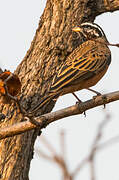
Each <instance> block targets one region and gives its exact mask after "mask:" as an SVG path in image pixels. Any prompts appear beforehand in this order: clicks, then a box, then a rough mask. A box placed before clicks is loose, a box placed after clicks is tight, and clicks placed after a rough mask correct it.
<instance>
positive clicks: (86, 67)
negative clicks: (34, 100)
mask: <svg viewBox="0 0 119 180" xmlns="http://www.w3.org/2000/svg"><path fill="white" fill-rule="evenodd" d="M85 48H86V47H85ZM87 49H88V50H87V51H86V50H85V49H84V48H83V50H82V49H79V52H80V54H79V52H78V51H77V49H76V51H74V52H73V54H71V55H70V56H69V57H68V59H67V60H66V63H65V64H63V65H62V66H61V68H60V70H59V72H58V74H57V75H56V77H55V78H54V82H53V84H52V86H51V91H58V90H60V89H61V88H62V87H64V86H67V85H70V84H72V82H73V81H74V80H76V79H78V83H80V82H81V81H82V80H84V79H88V78H90V77H91V76H92V75H95V74H96V73H97V72H99V71H101V70H102V69H104V68H105V66H106V64H107V60H108V58H107V57H105V56H104V54H103V53H100V54H98V56H97V57H93V56H92V54H93V53H92V52H93V51H97V49H98V46H94V44H93V46H92V47H90V49H89V47H88V48H87ZM75 53H77V54H75ZM72 57H73V58H74V59H71V58H72Z"/></svg>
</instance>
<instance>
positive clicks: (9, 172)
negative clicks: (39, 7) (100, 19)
mask: <svg viewBox="0 0 119 180" xmlns="http://www.w3.org/2000/svg"><path fill="white" fill-rule="evenodd" d="M118 9H119V1H118V0H108V1H107V0H47V4H46V8H45V10H44V13H43V15H42V17H41V19H40V22H39V26H38V29H37V31H36V34H35V37H34V39H33V41H32V43H31V47H30V49H29V50H28V52H27V54H26V56H25V58H24V59H23V60H22V62H21V63H20V65H19V66H18V67H17V69H16V71H15V73H16V74H17V75H18V76H19V78H20V80H21V83H22V93H21V95H20V102H21V104H22V106H23V107H24V108H25V109H26V110H27V111H30V109H32V108H33V107H34V106H35V105H36V104H37V103H38V102H39V101H40V98H42V97H43V96H44V95H46V94H47V92H48V89H49V87H50V85H51V82H52V79H53V76H54V75H55V72H56V68H57V67H58V66H59V65H60V63H61V62H62V61H65V60H66V58H67V56H68V55H69V54H70V53H71V52H72V51H73V49H75V48H76V47H77V46H78V45H79V43H80V42H81V41H80V42H79V39H78V38H77V35H76V34H75V33H72V27H74V26H77V25H79V24H80V23H82V22H85V21H94V19H95V17H96V16H97V15H99V14H101V13H104V12H108V11H110V12H112V11H115V10H118ZM53 106H54V102H51V103H50V104H49V105H48V107H47V108H45V109H42V110H41V112H37V114H36V115H40V114H43V113H46V112H50V111H51V110H52V108H53ZM0 112H2V113H4V114H5V115H7V118H6V119H5V121H4V122H2V123H1V125H0V126H1V127H5V126H8V125H11V124H14V123H16V122H20V121H23V118H22V115H21V114H20V113H19V110H18V108H17V107H16V105H15V103H14V102H12V103H10V104H9V103H8V104H4V103H3V101H2V100H1V106H0ZM37 135H38V129H35V130H32V131H29V132H26V133H24V134H23V135H17V136H15V137H11V138H7V139H4V140H1V141H0V178H1V179H2V180H8V179H9V180H28V179H29V178H28V172H29V167H30V161H31V159H32V157H33V146H34V142H35V139H36V137H37ZM39 169H40V167H39ZM39 176H40V173H39Z"/></svg>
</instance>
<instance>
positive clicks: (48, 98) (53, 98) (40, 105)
mask: <svg viewBox="0 0 119 180" xmlns="http://www.w3.org/2000/svg"><path fill="white" fill-rule="evenodd" d="M58 97H59V94H48V95H47V96H45V97H44V98H43V99H42V100H41V101H40V102H39V103H38V104H37V105H36V106H35V107H33V108H32V109H31V111H30V113H32V114H34V113H35V112H37V111H38V110H40V109H41V108H43V107H44V106H45V107H46V106H47V105H48V104H49V103H50V102H51V101H54V102H55V101H56V100H57V98H58Z"/></svg>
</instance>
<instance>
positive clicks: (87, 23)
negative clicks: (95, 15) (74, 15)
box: [81, 22, 105, 37]
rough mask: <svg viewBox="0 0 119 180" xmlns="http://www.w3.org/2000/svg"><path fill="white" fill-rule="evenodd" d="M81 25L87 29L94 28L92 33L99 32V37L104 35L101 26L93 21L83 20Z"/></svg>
mask: <svg viewBox="0 0 119 180" xmlns="http://www.w3.org/2000/svg"><path fill="white" fill-rule="evenodd" d="M81 27H83V28H86V29H87V31H90V29H92V30H94V33H95V34H99V36H100V37H101V36H105V33H104V31H103V30H102V28H101V27H100V26H99V25H97V24H95V23H90V22H85V23H82V24H81Z"/></svg>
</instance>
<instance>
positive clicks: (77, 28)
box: [72, 27, 82, 32]
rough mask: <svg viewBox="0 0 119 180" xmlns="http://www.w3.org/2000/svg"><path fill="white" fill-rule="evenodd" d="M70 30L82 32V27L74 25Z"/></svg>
mask: <svg viewBox="0 0 119 180" xmlns="http://www.w3.org/2000/svg"><path fill="white" fill-rule="evenodd" d="M72 31H75V32H82V29H81V28H80V27H74V28H73V29H72Z"/></svg>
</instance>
